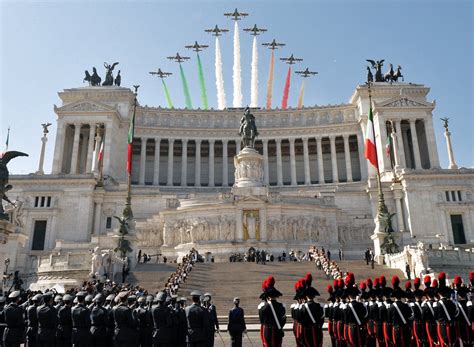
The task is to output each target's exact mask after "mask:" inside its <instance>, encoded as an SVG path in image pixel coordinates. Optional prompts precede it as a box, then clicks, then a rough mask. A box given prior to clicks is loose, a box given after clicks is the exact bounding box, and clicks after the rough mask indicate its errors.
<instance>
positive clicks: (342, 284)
mask: <svg viewBox="0 0 474 347" xmlns="http://www.w3.org/2000/svg"><path fill="white" fill-rule="evenodd" d="M337 285H338V286H339V288H342V287H344V280H343V279H342V278H339V279H338V280H337Z"/></svg>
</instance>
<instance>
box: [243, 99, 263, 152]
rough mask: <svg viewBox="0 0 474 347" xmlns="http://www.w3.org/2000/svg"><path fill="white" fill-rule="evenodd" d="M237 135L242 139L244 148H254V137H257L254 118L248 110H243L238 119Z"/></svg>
mask: <svg viewBox="0 0 474 347" xmlns="http://www.w3.org/2000/svg"><path fill="white" fill-rule="evenodd" d="M239 135H240V136H241V137H242V142H243V144H244V147H250V148H254V144H255V137H257V136H258V131H257V126H256V124H255V117H254V116H253V114H251V113H250V108H249V107H248V106H247V107H246V108H245V113H244V115H243V117H242V118H241V119H240V129H239Z"/></svg>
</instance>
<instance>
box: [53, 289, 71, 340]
mask: <svg viewBox="0 0 474 347" xmlns="http://www.w3.org/2000/svg"><path fill="white" fill-rule="evenodd" d="M71 306H72V296H71V295H69V294H66V295H64V296H63V305H62V306H61V308H60V309H59V310H58V328H57V330H56V347H70V346H72V317H71Z"/></svg>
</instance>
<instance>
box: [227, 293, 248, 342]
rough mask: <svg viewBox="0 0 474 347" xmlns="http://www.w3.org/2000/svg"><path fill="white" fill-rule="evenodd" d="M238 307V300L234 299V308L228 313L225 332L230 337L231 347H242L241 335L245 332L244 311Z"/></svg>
mask: <svg viewBox="0 0 474 347" xmlns="http://www.w3.org/2000/svg"><path fill="white" fill-rule="evenodd" d="M239 305H240V299H239V298H234V307H233V308H232V309H231V310H230V311H229V323H228V324H227V331H228V332H229V335H230V340H231V346H232V347H242V334H244V333H246V332H247V327H246V325H245V314H244V310H243V309H242V308H241V307H239Z"/></svg>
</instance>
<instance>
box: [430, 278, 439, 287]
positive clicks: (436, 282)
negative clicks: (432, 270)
mask: <svg viewBox="0 0 474 347" xmlns="http://www.w3.org/2000/svg"><path fill="white" fill-rule="evenodd" d="M431 286H432V287H433V288H438V280H437V279H436V278H435V279H434V280H433V282H431Z"/></svg>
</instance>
